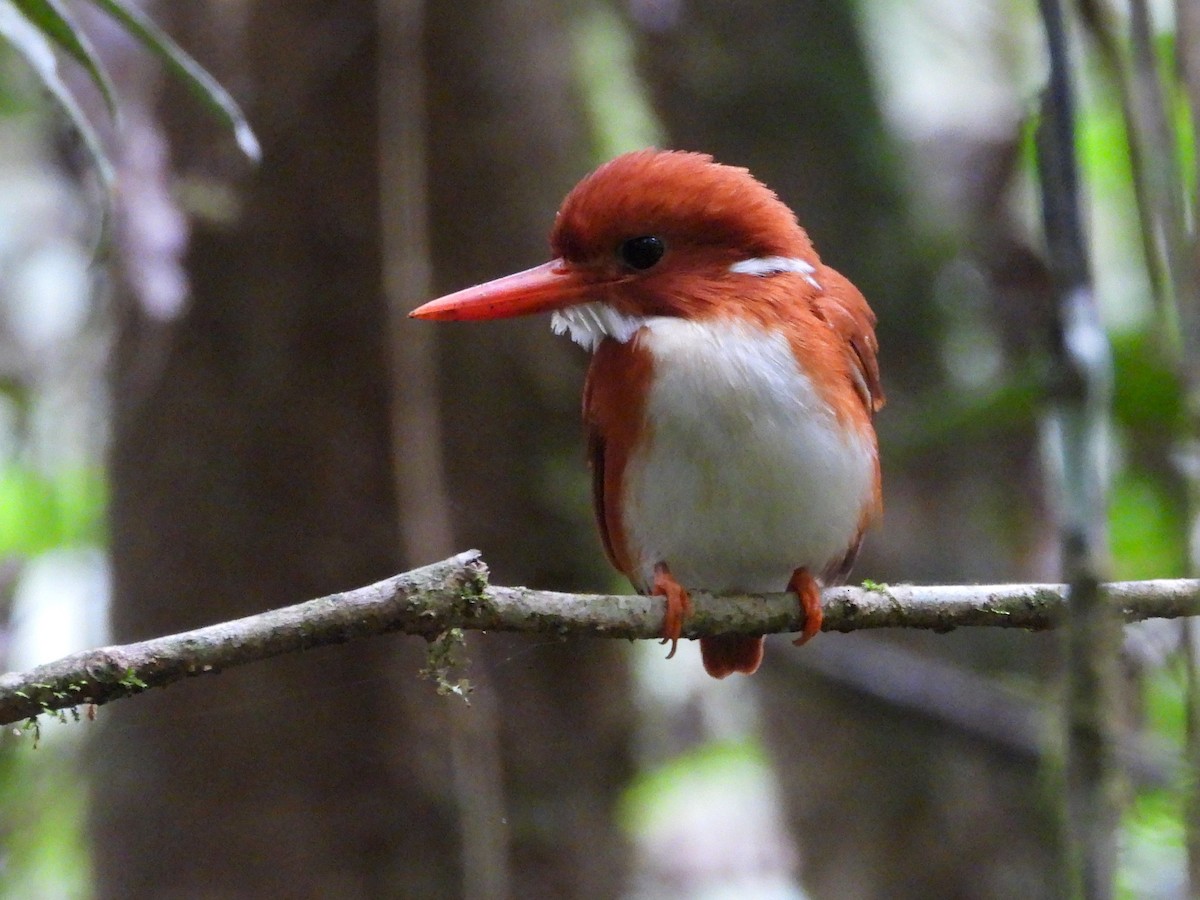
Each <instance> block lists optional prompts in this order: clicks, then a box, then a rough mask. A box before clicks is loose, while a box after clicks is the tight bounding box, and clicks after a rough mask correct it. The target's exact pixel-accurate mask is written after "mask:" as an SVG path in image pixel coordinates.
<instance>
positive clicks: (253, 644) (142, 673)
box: [0, 551, 1200, 724]
mask: <svg viewBox="0 0 1200 900" xmlns="http://www.w3.org/2000/svg"><path fill="white" fill-rule="evenodd" d="M1104 594H1105V597H1106V602H1108V603H1111V604H1113V605H1115V606H1116V607H1118V608H1119V609H1120V610H1121V614H1122V616H1123V617H1124V619H1125V621H1127V622H1133V621H1137V620H1140V619H1149V618H1176V617H1179V616H1190V615H1197V614H1200V580H1171V581H1167V580H1164V581H1137V582H1121V583H1114V584H1109V585H1105V586H1104ZM692 602H693V605H694V614H693V615H692V617H691V618H690V619H689V620H688V621H687V622H686V623H685V625H684V632H683V633H684V637H688V638H697V637H700V636H702V635H706V634H717V633H740V634H771V633H775V632H792V631H799V630H800V627H801V625H802V624H803V622H802V619H801V615H800V610H799V605H798V604H797V603H796V598H795V597H794V596H792V595H791V594H767V595H762V596H746V597H731V596H722V597H716V596H712V595H709V594H704V593H701V592H696V593H694V594H693V595H692ZM1063 604H1064V599H1063V587H1062V586H1061V585H1052V584H1043V585H1038V584H1015V585H980V586H970V585H955V586H937V587H925V586H917V585H878V584H873V583H868V584H867V585H866V586H864V587H838V588H830V589H827V590H826V591H825V592H824V607H825V625H824V630H825V631H858V630H862V629H866V628H924V629H930V630H933V631H950V630H952V629H954V628H960V627H964V626H979V625H988V626H999V627H1002V628H1024V629H1029V630H1042V629H1046V628H1052V627H1054V626H1055V625H1057V624H1058V622H1059V619H1060V617H1061V616H1062V613H1063V608H1064V605H1063ZM662 617H663V601H662V599H661V598H659V597H637V596H612V595H606V594H562V593H556V592H554V591H538V590H532V589H530V588H522V587H495V586H491V585H489V584H488V583H487V566H486V565H485V564H484V562H483V560H482V558H481V556H480V554H479V553H478V552H477V551H468V552H466V553H460V554H458V555H457V556H454V557H451V558H450V559H447V560H444V561H442V562H439V563H435V564H433V565H431V566H425V567H424V568H421V569H415V570H413V571H412V572H406V573H404V574H401V575H396V576H393V577H392V578H387V579H385V580H383V581H380V582H377V583H375V584H371V585H367V586H366V587H361V588H358V589H356V590H352V591H345V592H343V593H339V594H331V595H329V596H328V597H319V598H317V599H316V600H309V601H308V602H306V603H299V604H297V605H295V606H288V607H284V608H282V609H276V610H271V611H270V612H264V613H260V614H258V615H254V616H247V617H246V618H244V619H235V620H233V621H230V622H222V623H220V624H218V625H210V626H208V627H207V628H198V629H196V630H195V631H187V632H183V633H181V634H174V635H169V636H167V637H160V638H154V639H151V640H148V641H140V642H138V643H134V644H123V645H119V646H111V647H100V648H98V649H95V650H87V651H84V652H82V653H76V654H73V655H71V656H67V657H64V658H63V659H60V660H58V661H56V662H52V663H47V664H45V665H42V666H38V667H37V668H35V669H32V670H30V671H28V672H10V673H8V674H6V675H0V724H8V723H12V722H20V721H22V720H26V719H29V718H32V717H36V716H38V715H40V714H41V713H45V712H51V711H54V710H60V709H70V708H73V707H77V706H81V705H87V704H95V705H99V704H103V703H108V702H109V701H112V700H117V699H120V698H122V697H130V696H133V695H134V694H138V693H141V692H142V691H145V690H148V689H150V688H154V687H165V686H166V685H168V684H173V683H175V682H177V681H182V680H183V679H185V678H191V677H193V676H197V675H208V674H213V673H216V672H220V671H222V670H224V669H229V668H232V667H233V666H239V665H242V664H244V663H248V662H254V661H256V660H261V659H269V658H270V657H273V656H280V655H282V654H285V653H294V652H298V651H300V650H308V649H311V648H313V647H322V646H325V645H328V644H342V643H346V642H348V641H352V640H358V639H359V638H365V637H369V636H371V635H376V634H387V633H389V632H404V633H408V634H417V635H421V636H423V637H425V638H427V639H429V640H433V639H434V638H436V637H437V636H438V635H440V634H442V633H444V632H446V631H447V630H449V629H454V628H457V629H464V630H474V631H524V632H530V633H537V634H543V635H545V634H550V635H558V636H561V637H567V636H581V635H582V636H591V637H617V638H628V639H644V638H656V637H658V633H659V628H660V627H661V625H662ZM798 652H802V651H798Z"/></svg>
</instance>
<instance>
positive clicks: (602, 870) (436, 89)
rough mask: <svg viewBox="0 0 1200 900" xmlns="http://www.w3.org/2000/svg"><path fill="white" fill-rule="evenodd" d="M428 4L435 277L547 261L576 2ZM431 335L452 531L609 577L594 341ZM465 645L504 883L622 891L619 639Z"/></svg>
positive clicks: (579, 139) (625, 655) (623, 668)
mask: <svg viewBox="0 0 1200 900" xmlns="http://www.w3.org/2000/svg"><path fill="white" fill-rule="evenodd" d="M436 9H437V12H435V13H434V14H433V15H431V17H430V20H429V24H428V29H429V33H428V40H429V60H430V71H432V72H434V73H438V74H437V75H436V76H435V77H436V83H435V84H431V91H430V108H429V113H430V116H429V121H430V156H429V158H430V200H431V209H430V212H431V224H432V236H433V251H434V261H435V267H434V270H435V273H436V282H437V283H436V287H437V290H438V292H439V293H441V292H444V291H448V290H453V289H457V288H459V287H463V286H466V285H468V284H473V283H475V282H477V281H481V280H485V279H488V278H494V277H496V276H498V275H503V274H507V273H508V272H512V271H516V270H518V269H522V268H526V267H528V266H531V265H534V264H536V263H539V262H542V261H544V260H545V259H547V258H548V252H549V249H548V243H547V237H548V235H549V231H550V227H551V225H552V224H553V221H554V213H555V211H556V210H557V208H558V204H559V202H560V201H561V200H562V197H563V196H564V194H565V193H566V192H567V191H568V190H569V189H570V188H571V187H572V185H574V183H575V182H576V181H577V180H578V179H579V178H580V177H582V176H583V174H585V172H586V171H587V170H588V169H589V168H590V160H589V158H588V155H587V150H586V136H587V132H586V127H585V120H584V115H583V111H582V108H581V102H580V98H579V96H578V91H577V90H576V86H575V77H576V76H575V71H574V58H573V48H572V46H571V43H570V40H569V32H568V25H569V20H568V14H569V12H570V11H571V9H572V7H571V5H566V6H564V5H563V4H560V3H556V2H554V0H536V2H532V3H530V2H525V3H515V2H505V3H497V2H495V0H466V2H461V3H458V4H456V5H455V7H454V11H455V12H454V15H448V14H447V8H445V7H437V8H436ZM424 327H429V326H424ZM438 336H439V340H440V343H441V350H442V365H441V371H442V382H441V392H442V403H443V409H444V411H445V415H444V422H445V428H446V452H447V458H446V465H447V473H448V480H449V487H450V493H451V498H452V504H453V509H454V513H455V519H454V527H455V533H456V538H457V542H458V544H459V545H460V546H461V547H480V548H482V549H483V550H484V552H485V554H486V558H487V560H488V563H489V565H490V566H491V567H492V572H493V577H494V578H495V579H496V581H497V583H500V584H533V585H538V586H539V587H545V588H554V589H559V590H572V589H577V590H595V589H597V588H599V587H602V586H604V585H605V584H607V583H608V582H609V581H610V580H611V579H612V574H611V572H609V570H608V568H607V564H606V563H605V561H604V556H603V552H602V550H601V549H600V545H599V541H598V539H597V538H596V536H595V533H594V528H593V526H592V522H591V511H590V507H589V497H590V495H589V487H588V480H587V471H586V467H585V465H584V461H583V450H582V440H581V426H580V421H579V406H580V396H581V391H582V383H583V368H584V364H585V362H586V357H585V354H583V353H582V351H580V350H579V349H578V348H577V347H574V346H573V345H571V344H569V343H568V342H566V341H563V340H561V339H556V338H555V337H554V336H553V335H552V334H551V333H550V329H549V328H548V325H547V322H546V320H545V317H542V316H538V317H534V318H532V319H528V320H516V321H507V322H497V323H483V324H476V325H462V326H457V327H447V326H442V327H441V328H440V329H439V332H438ZM471 655H472V659H473V669H472V677H473V679H475V680H476V684H477V688H478V690H479V691H480V692H482V693H483V694H484V695H485V697H487V696H495V697H498V698H499V705H500V708H501V710H502V714H501V717H500V721H501V729H500V743H501V746H502V748H503V759H504V768H505V782H506V784H505V787H506V794H507V796H508V797H509V800H510V806H509V810H508V812H509V825H510V828H511V830H512V835H513V854H514V855H513V861H514V872H513V882H512V889H513V891H512V892H513V896H514V897H532V896H553V897H615V896H618V895H619V894H620V893H621V890H622V888H623V886H624V884H625V882H626V879H627V873H628V870H629V862H628V860H629V854H628V853H627V852H626V849H627V848H626V846H625V842H624V840H623V838H622V835H621V832H620V829H619V828H618V827H617V825H616V823H615V819H614V811H615V810H614V807H615V802H616V800H617V796H618V792H619V791H620V789H621V788H622V787H623V786H624V785H625V784H626V783H627V782H628V780H629V777H630V775H631V766H632V762H631V756H630V743H631V737H632V731H633V724H634V722H633V704H632V690H631V687H630V683H629V671H628V659H629V647H627V646H624V645H620V644H616V643H615V642H611V641H590V642H586V643H584V644H581V643H580V642H577V641H572V642H566V643H564V642H561V641H556V640H554V639H552V638H549V639H548V638H538V639H527V638H516V637H513V636H505V635H487V636H481V637H479V638H474V639H473V640H472V654H471Z"/></svg>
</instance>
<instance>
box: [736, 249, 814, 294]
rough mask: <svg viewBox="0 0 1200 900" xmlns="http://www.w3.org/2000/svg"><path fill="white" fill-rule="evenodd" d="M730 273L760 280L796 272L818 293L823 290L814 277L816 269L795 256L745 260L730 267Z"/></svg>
mask: <svg viewBox="0 0 1200 900" xmlns="http://www.w3.org/2000/svg"><path fill="white" fill-rule="evenodd" d="M729 271H730V272H732V273H733V274H734V275H757V276H759V277H760V278H767V277H769V276H771V275H780V274H782V273H784V272H796V273H797V274H800V275H803V276H804V280H805V281H807V282H808V283H809V284H811V285H812V286H813V287H815V288H816V289H817V290H818V291H819V290H820V289H821V285H820V283H819V282H818V281H817V279H816V278H814V277H813V273H814V272H816V271H817V269H816V267H815V266H813V265H812V263H807V262H805V261H804V260H802V259H796V258H795V257H793V256H763V257H758V258H755V259H743V260H742V261H741V262H735V263H734V264H733V265H732V266H730V267H729Z"/></svg>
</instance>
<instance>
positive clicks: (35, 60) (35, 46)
mask: <svg viewBox="0 0 1200 900" xmlns="http://www.w3.org/2000/svg"><path fill="white" fill-rule="evenodd" d="M0 37H3V38H4V39H5V40H6V41H8V43H10V44H11V45H12V46H13V48H14V49H15V50H16V51H17V52H18V53H20V54H21V56H23V57H25V60H26V62H28V63H29V65H30V67H31V68H33V70H34V71H35V72H36V73H37V75H38V78H39V79H40V80H41V82H42V85H43V87H45V88H46V90H48V91H49V92H50V95H51V96H52V97H53V98H54V100H55V102H57V103H58V105H59V107H61V108H62V110H63V111H64V112H65V113H66V114H67V118H69V119H70V120H71V124H72V125H73V126H74V127H75V130H76V131H77V132H78V133H79V136H80V137H81V138H83V144H84V147H86V148H87V152H88V154H89V155H90V156H91V158H92V163H93V164H94V165H95V167H96V172H97V173H98V174H99V176H100V183H101V185H102V186H103V188H104V202H103V203H102V204H101V221H100V238H99V243H98V246H103V244H104V240H105V236H106V235H107V232H108V220H109V215H110V210H111V206H112V203H111V200H112V196H113V188H114V185H115V184H116V175H115V173H114V171H113V166H112V162H111V161H110V160H109V158H108V154H107V153H106V152H105V149H104V144H103V143H102V142H101V141H100V136H99V135H98V134H97V133H96V129H95V128H93V127H92V123H91V122H90V121H89V120H88V117H87V116H86V115H85V114H84V112H83V110H82V109H81V108H80V106H79V104H78V103H77V102H76V101H75V96H74V95H73V94H72V93H71V91H70V89H69V88H68V87H67V85H66V83H65V82H64V81H63V80H62V76H61V75H60V74H59V71H58V57H57V56H55V54H54V47H53V46H52V45H51V43H50V39H49V38H47V37H46V35H45V34H44V33H43V32H42V31H41V30H40V29H39V28H38V27H37V26H36V25H35V24H34V23H33V22H32V21H31V20H29V19H27V18H26V17H25V16H24V15H23V14H22V13H21V12H20V11H19V10H18V9H17V7H15V6H13V5H12V4H11V3H0Z"/></svg>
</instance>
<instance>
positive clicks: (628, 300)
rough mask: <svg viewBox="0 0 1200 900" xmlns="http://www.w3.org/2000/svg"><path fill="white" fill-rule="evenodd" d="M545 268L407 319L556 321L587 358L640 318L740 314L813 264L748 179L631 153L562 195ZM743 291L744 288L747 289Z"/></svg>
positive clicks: (770, 195) (791, 228)
mask: <svg viewBox="0 0 1200 900" xmlns="http://www.w3.org/2000/svg"><path fill="white" fill-rule="evenodd" d="M550 245H551V248H552V250H553V253H554V257H555V258H554V259H552V260H551V261H550V262H548V263H544V264H543V265H540V266H537V267H535V268H533V269H528V270H526V271H524V272H519V273H517V274H515V275H509V276H506V277H504V278H499V279H497V280H495V281H490V282H488V283H486V284H482V285H477V286H475V287H471V288H467V289H466V290H462V291H458V292H457V293H454V294H450V295H448V296H445V297H442V298H441V299H439V300H434V301H432V302H431V303H427V304H425V305H424V306H421V307H420V308H418V309H416V310H414V311H413V312H412V313H411V315H413V316H415V317H417V318H421V319H441V320H473V319H497V318H506V317H509V316H519V315H526V314H529V313H536V312H545V311H554V312H555V318H554V325H555V329H556V330H558V331H570V332H571V335H572V337H573V338H574V339H575V340H577V341H579V342H580V343H582V344H585V345H591V346H594V345H595V344H597V343H598V342H599V341H600V340H601V339H602V338H603V337H605V336H611V337H615V338H617V339H618V340H627V339H628V338H629V337H630V336H631V335H632V334H633V333H634V332H635V331H636V330H637V328H638V327H639V325H640V322H641V321H643V320H644V319H645V318H646V317H648V316H681V317H688V318H700V317H706V316H709V315H719V314H720V311H721V310H722V308H723V307H727V306H728V305H729V304H730V303H733V302H745V301H746V298H747V297H748V296H750V295H752V294H753V293H754V292H753V290H751V289H750V287H749V285H750V284H752V283H753V281H754V280H757V279H761V277H762V276H765V275H774V274H781V273H786V274H796V275H799V276H801V277H805V276H807V277H810V278H811V274H812V272H813V271H815V266H816V263H817V258H816V253H815V252H814V250H813V248H812V244H811V243H810V242H809V240H808V236H807V235H806V234H805V233H804V230H803V229H802V228H801V227H800V226H799V224H798V223H797V222H796V217H795V215H794V214H793V213H792V211H791V210H790V209H789V208H788V207H787V206H786V205H785V204H784V203H783V202H782V201H781V200H780V199H779V198H778V197H777V196H776V195H775V193H774V192H773V191H771V190H770V188H768V187H766V186H765V185H763V184H762V183H760V182H759V181H757V180H756V179H755V178H754V177H753V176H752V175H751V174H750V173H749V172H748V171H746V170H745V169H740V168H735V167H732V166H724V165H720V164H719V163H715V162H713V160H712V157H710V156H707V155H704V154H700V153H684V152H679V151H659V150H639V151H636V152H633V153H627V154H625V155H623V156H619V157H617V158H616V159H614V160H612V161H610V162H608V163H605V164H604V165H602V166H600V168H598V169H596V171H594V172H592V173H591V174H590V175H588V176H587V177H586V178H584V179H583V181H581V182H580V183H579V184H578V185H576V186H575V188H574V189H573V190H572V191H571V193H570V194H568V195H567V198H566V199H565V200H564V201H563V204H562V207H561V208H560V209H559V211H558V216H557V218H556V219H555V223H554V229H553V231H552V232H551V235H550ZM747 279H750V281H747Z"/></svg>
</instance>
